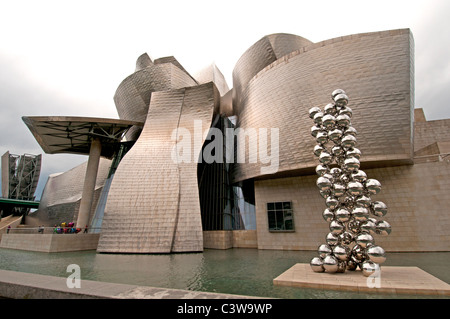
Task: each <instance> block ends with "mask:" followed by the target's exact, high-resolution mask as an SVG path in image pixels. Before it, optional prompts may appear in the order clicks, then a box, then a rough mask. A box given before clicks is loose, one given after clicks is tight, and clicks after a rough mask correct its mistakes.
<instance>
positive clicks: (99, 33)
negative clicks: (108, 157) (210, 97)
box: [0, 0, 450, 197]
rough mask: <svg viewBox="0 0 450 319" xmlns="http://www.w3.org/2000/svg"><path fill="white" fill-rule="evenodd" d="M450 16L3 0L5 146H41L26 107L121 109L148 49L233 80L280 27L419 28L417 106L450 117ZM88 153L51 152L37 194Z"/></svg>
mask: <svg viewBox="0 0 450 319" xmlns="http://www.w3.org/2000/svg"><path fill="white" fill-rule="evenodd" d="M449 16H450V1H448V0H426V1H425V0H420V1H418V0H378V1H363V0H348V1H347V0H341V1H337V0H317V1H310V0H308V1H303V0H277V1H273V0H271V1H267V0H256V1H253V0H238V1H236V0H227V1H215V0H209V1H208V0H201V1H196V0H190V1H186V0H184V1H183V0H180V1H178V0H159V1H153V0H147V1H139V0H126V1H114V0H109V1H95V0H89V1H85V0H77V1H69V0H56V1H49V0H39V1H36V0H34V1H23V0H14V1H12V0H5V1H4V0H0V110H1V116H0V155H2V154H3V153H4V152H6V151H7V150H9V151H10V152H11V153H13V154H23V153H31V154H39V153H42V150H41V148H40V147H39V145H38V144H37V142H36V141H35V139H34V138H33V136H32V135H31V133H30V132H29V131H28V128H27V127H26V126H25V124H24V123H23V122H22V120H21V117H22V116H23V115H74V116H92V117H112V118H118V115H117V112H116V109H115V106H114V102H113V95H114V92H115V90H116V88H117V86H118V85H119V83H120V82H121V81H122V80H123V79H124V78H125V77H126V76H128V75H129V74H131V73H132V72H133V71H134V67H135V61H136V58H137V57H138V56H139V55H141V54H142V53H144V52H147V53H148V54H149V55H150V56H151V57H152V58H154V59H156V58H159V57H164V56H171V55H173V56H175V57H176V58H177V60H178V61H180V63H181V64H182V65H183V66H184V67H185V69H186V70H187V71H189V72H190V73H192V74H195V73H196V72H197V71H198V70H200V69H201V68H203V67H205V66H207V65H209V64H210V63H213V62H214V63H216V65H217V66H218V68H219V69H220V70H221V71H222V73H223V74H224V75H225V77H226V79H227V81H228V85H229V86H230V87H232V82H231V73H232V70H233V67H234V65H235V63H236V61H237V60H238V59H239V57H240V56H241V55H242V53H244V51H245V50H246V49H247V48H248V47H250V46H251V45H252V44H253V43H255V42H256V41H257V40H259V39H260V38H261V37H263V36H264V35H268V34H271V33H279V32H283V33H292V34H296V35H300V36H302V37H305V38H307V39H309V40H311V41H313V42H318V41H322V40H326V39H330V38H334V37H338V36H343V35H349V34H355V33H362V32H371V31H382V30H389V29H399V28H410V29H411V30H412V32H413V34H414V39H415V66H416V90H415V93H416V95H415V97H416V107H422V108H423V109H424V111H425V115H426V116H427V118H428V120H435V119H443V118H450V107H449V102H450V93H449V91H450V90H449V89H450V85H449V84H450V40H449V39H450V19H449ZM85 160H86V157H85V156H76V155H44V158H43V164H42V165H43V166H42V174H41V180H40V182H39V187H38V191H37V196H38V197H39V196H40V192H42V188H43V186H44V185H45V182H46V179H47V176H48V174H49V173H55V172H60V171H66V170H68V169H70V168H72V167H73V166H75V165H77V164H78V163H81V162H83V161H85Z"/></svg>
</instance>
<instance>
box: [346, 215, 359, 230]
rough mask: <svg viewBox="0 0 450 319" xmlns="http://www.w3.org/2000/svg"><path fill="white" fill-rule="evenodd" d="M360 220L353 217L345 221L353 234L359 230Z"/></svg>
mask: <svg viewBox="0 0 450 319" xmlns="http://www.w3.org/2000/svg"><path fill="white" fill-rule="evenodd" d="M360 226H361V222H360V221H357V220H356V219H354V218H353V217H352V218H350V220H349V222H348V223H347V228H348V230H350V231H351V232H352V233H353V234H358V233H359V232H360V231H361V228H360Z"/></svg>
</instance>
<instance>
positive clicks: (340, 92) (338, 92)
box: [331, 89, 345, 100]
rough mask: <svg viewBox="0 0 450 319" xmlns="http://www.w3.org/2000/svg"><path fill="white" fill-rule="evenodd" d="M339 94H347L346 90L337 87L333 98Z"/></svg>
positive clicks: (332, 95) (332, 94)
mask: <svg viewBox="0 0 450 319" xmlns="http://www.w3.org/2000/svg"><path fill="white" fill-rule="evenodd" d="M338 94H345V91H344V90H342V89H336V90H334V91H333V92H332V93H331V98H332V99H333V100H334V98H335V96H336V95H338Z"/></svg>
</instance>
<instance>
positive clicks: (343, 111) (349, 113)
mask: <svg viewBox="0 0 450 319" xmlns="http://www.w3.org/2000/svg"><path fill="white" fill-rule="evenodd" d="M339 115H347V116H348V117H350V118H351V117H352V115H353V111H352V109H351V108H349V107H348V106H345V107H342V108H341V109H340V110H339Z"/></svg>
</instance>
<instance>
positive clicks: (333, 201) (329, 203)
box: [325, 196, 339, 210]
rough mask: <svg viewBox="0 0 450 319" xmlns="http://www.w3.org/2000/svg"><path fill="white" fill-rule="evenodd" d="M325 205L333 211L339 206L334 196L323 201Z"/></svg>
mask: <svg viewBox="0 0 450 319" xmlns="http://www.w3.org/2000/svg"><path fill="white" fill-rule="evenodd" d="M325 204H326V205H327V207H328V208H329V209H331V210H335V209H336V208H337V207H338V206H339V200H338V199H337V198H336V197H334V196H329V197H327V198H326V199H325Z"/></svg>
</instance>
